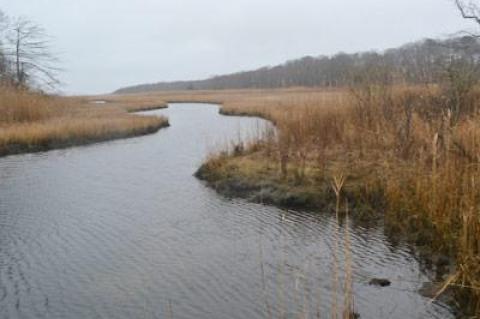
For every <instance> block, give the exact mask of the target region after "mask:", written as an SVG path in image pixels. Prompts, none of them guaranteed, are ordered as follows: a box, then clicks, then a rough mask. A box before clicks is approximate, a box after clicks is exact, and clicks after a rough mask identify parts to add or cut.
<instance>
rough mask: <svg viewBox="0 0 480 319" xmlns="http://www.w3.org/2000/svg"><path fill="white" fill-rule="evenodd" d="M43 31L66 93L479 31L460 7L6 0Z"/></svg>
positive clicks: (390, 0)
mask: <svg viewBox="0 0 480 319" xmlns="http://www.w3.org/2000/svg"><path fill="white" fill-rule="evenodd" d="M0 10H3V11H4V12H5V13H6V14H8V15H10V16H17V17H18V16H25V17H28V18H29V19H31V20H33V21H34V22H36V23H38V24H40V25H42V26H43V27H44V28H45V29H46V30H47V32H48V34H49V35H50V36H52V39H53V42H52V43H53V48H52V51H54V52H55V53H56V54H57V55H58V56H59V58H60V60H61V67H62V68H63V69H64V71H63V73H62V74H61V76H60V77H61V80H62V82H63V83H64V84H63V85H62V87H61V88H60V89H61V90H62V91H63V92H64V93H66V94H97V93H98V94H100V93H109V92H112V91H114V90H116V89H118V88H120V87H124V86H128V85H134V84H142V83H154V82H159V81H173V80H192V79H202V78H207V77H210V76H213V75H219V74H225V73H231V72H237V71H244V70H250V69H256V68H259V67H262V66H268V65H276V64H280V63H283V62H285V61H287V60H291V59H295V58H300V57H303V56H306V55H311V56H318V55H330V54H335V53H337V52H347V53H348V52H357V51H367V50H383V49H387V48H392V47H396V46H399V45H402V44H404V43H407V42H411V41H415V40H420V39H423V38H427V37H433V38H435V37H445V36H448V35H451V34H454V33H455V32H457V31H459V30H463V29H469V30H471V29H472V28H474V27H475V25H473V24H472V23H471V22H468V21H466V20H463V19H462V18H461V16H460V14H459V12H458V11H457V9H456V8H455V6H454V4H453V0H363V1H361V0H294V1H293V0H289V1H284V0H230V1H228V0H201V1H200V0H168V1H167V0H81V1H79V0H0Z"/></svg>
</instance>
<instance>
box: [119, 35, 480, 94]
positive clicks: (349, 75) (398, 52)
mask: <svg viewBox="0 0 480 319" xmlns="http://www.w3.org/2000/svg"><path fill="white" fill-rule="evenodd" d="M454 65H455V66H462V67H463V68H465V69H466V70H468V71H469V72H471V71H473V70H474V71H475V72H476V71H477V69H478V67H479V65H480V41H479V40H478V38H476V37H472V36H461V37H453V38H449V39H444V40H436V39H426V40H422V41H418V42H414V43H409V44H406V45H403V46H401V47H399V48H395V49H389V50H386V51H384V52H373V51H372V52H362V53H354V54H346V53H338V54H335V55H333V56H317V57H311V56H307V57H303V58H301V59H297V60H292V61H288V62H286V63H284V64H282V65H277V66H274V67H263V68H260V69H257V70H254V71H246V72H238V73H233V74H228V75H222V76H214V77H212V78H209V79H206V80H199V81H180V82H160V83H155V84H144V85H137V86H132V87H126V88H123V89H120V90H118V91H117V92H116V93H132V92H141V91H158V90H192V89H199V90H214V89H255V88H256V89H265V88H287V87H295V86H301V87H326V88H334V87H343V86H348V85H351V84H352V82H355V81H358V80H359V79H360V77H363V76H365V74H369V76H375V77H377V80H381V81H382V82H385V81H387V82H388V83H405V84H431V83H437V82H439V81H441V80H442V79H443V78H444V77H445V76H448V70H449V68H451V67H452V66H454ZM370 80H373V79H370Z"/></svg>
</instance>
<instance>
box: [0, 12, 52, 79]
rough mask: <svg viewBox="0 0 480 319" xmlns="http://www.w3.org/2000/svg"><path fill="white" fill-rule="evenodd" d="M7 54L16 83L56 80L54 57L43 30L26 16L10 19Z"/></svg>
mask: <svg viewBox="0 0 480 319" xmlns="http://www.w3.org/2000/svg"><path fill="white" fill-rule="evenodd" d="M7 43H8V48H7V50H6V53H7V55H8V56H9V57H10V59H12V62H13V65H14V67H13V68H14V74H15V76H14V77H15V83H16V84H17V85H18V86H26V85H28V84H29V85H38V86H48V87H54V86H56V85H57V84H58V83H59V81H58V79H57V74H58V71H59V68H58V67H57V63H58V59H57V58H56V57H55V56H54V55H53V54H52V51H51V49H50V41H49V37H48V36H47V34H46V33H45V30H44V29H43V28H42V27H41V26H39V25H37V24H35V23H33V22H32V21H30V20H28V19H26V18H18V19H16V20H14V21H13V22H12V23H11V25H10V27H9V33H8V36H7Z"/></svg>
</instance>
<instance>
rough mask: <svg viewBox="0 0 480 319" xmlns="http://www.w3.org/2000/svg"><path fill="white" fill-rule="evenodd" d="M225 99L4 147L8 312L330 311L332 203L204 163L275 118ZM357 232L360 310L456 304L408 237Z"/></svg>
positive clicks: (436, 309)
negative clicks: (429, 291)
mask: <svg viewBox="0 0 480 319" xmlns="http://www.w3.org/2000/svg"><path fill="white" fill-rule="evenodd" d="M217 112H218V109H217V107H216V106H214V105H198V104H177V105H171V106H170V108H169V109H166V110H159V111H154V112H149V114H165V115H167V116H168V117H169V118H170V124H171V127H170V128H167V129H163V130H161V131H160V132H158V133H157V134H154V135H149V136H144V137H139V138H133V139H127V140H121V141H115V142H109V143H102V144H97V145H93V146H88V147H77V148H72V149H68V150H60V151H51V152H46V153H38V154H28V155H20V156H10V157H5V158H1V159H0V318H2V319H4V318H128V319H131V318H195V319H197V318H200V319H202V318H205V319H224V318H239V319H246V318H253V319H254V318H279V317H280V316H283V314H285V317H288V318H293V317H295V316H298V315H299V314H301V313H304V315H305V316H304V317H306V316H309V317H312V318H313V315H314V312H316V311H318V309H320V311H321V313H322V318H327V317H329V316H330V308H331V305H332V298H331V290H332V284H333V274H334V270H333V257H332V255H333V254H332V249H333V248H334V246H335V244H334V237H335V236H334V233H335V229H336V223H335V219H334V218H333V216H331V215H326V214H309V213H302V212H294V211H284V210H280V209H277V208H274V207H268V206H262V205H257V204H251V203H248V202H245V201H243V200H229V199H225V198H222V197H221V196H219V195H217V194H216V193H215V192H214V191H213V190H211V189H209V188H207V187H205V186H204V185H203V184H202V182H200V181H198V180H196V179H195V178H194V177H193V176H192V174H193V173H194V172H195V170H196V169H197V168H198V167H199V165H200V164H201V162H202V160H203V159H204V158H205V156H206V154H207V152H208V151H210V150H212V148H214V147H217V146H218V145H222V144H224V143H226V142H227V141H228V140H231V139H238V137H239V135H242V134H245V133H248V134H249V135H250V134H255V133H256V132H258V130H259V127H261V126H263V125H264V124H265V123H263V122H262V121H261V120H257V119H253V118H238V117H223V116H220V115H218V114H217ZM340 229H341V232H344V231H345V229H344V227H343V226H340ZM350 236H351V246H352V250H353V268H354V291H355V304H356V308H357V311H358V312H359V313H360V315H361V318H399V319H400V318H401V319H404V318H449V317H451V315H450V314H449V312H448V309H447V308H446V307H444V306H442V305H440V304H436V303H430V300H429V299H426V298H424V297H421V296H420V295H419V294H418V293H417V292H416V291H417V290H418V289H419V288H420V287H421V285H422V282H423V281H427V280H428V279H427V278H426V276H425V275H423V274H422V273H421V272H420V271H419V266H418V263H417V261H416V260H415V259H414V258H413V257H412V255H411V254H410V253H409V250H408V249H407V247H403V246H396V247H393V246H391V245H390V244H389V243H388V241H387V240H386V238H385V236H384V235H383V231H382V229H378V228H377V229H364V228H361V227H350ZM341 249H342V245H340V250H341ZM340 259H343V255H342V254H341V255H340ZM262 269H263V272H262ZM339 273H340V275H341V277H343V272H342V271H341V270H340V271H339ZM372 277H386V278H390V279H391V280H392V282H393V284H392V286H391V287H387V288H377V287H372V286H369V285H368V281H369V280H370V279H371V278H372ZM269 312H272V315H269Z"/></svg>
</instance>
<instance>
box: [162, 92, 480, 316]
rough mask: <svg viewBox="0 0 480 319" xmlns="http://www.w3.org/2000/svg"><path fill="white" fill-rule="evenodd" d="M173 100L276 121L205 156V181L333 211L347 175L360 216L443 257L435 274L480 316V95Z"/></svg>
mask: <svg viewBox="0 0 480 319" xmlns="http://www.w3.org/2000/svg"><path fill="white" fill-rule="evenodd" d="M182 94H184V95H183V96H182ZM164 96H165V98H166V99H167V100H171V101H172V100H175V99H176V98H177V99H182V100H192V101H211V102H222V103H223V107H222V109H221V112H222V113H224V114H229V115H252V116H261V117H263V118H267V119H271V120H272V121H273V122H274V123H275V124H276V126H277V130H278V131H277V133H276V134H273V135H270V136H269V137H266V138H263V139H260V140H259V141H257V142H256V143H253V144H250V145H241V146H239V147H236V148H234V149H232V150H231V151H225V152H223V153H221V154H213V155H212V156H211V157H210V158H209V159H208V160H207V161H206V163H205V164H204V165H203V166H202V168H201V169H200V170H199V172H198V175H199V176H200V177H201V178H204V179H206V180H208V181H209V183H210V184H211V185H212V186H214V187H216V188H217V189H218V190H219V191H221V192H223V193H225V194H227V195H234V196H239V195H240V196H244V197H248V198H250V199H252V200H255V201H260V202H267V203H274V204H278V205H286V206H300V207H317V208H329V207H332V206H333V205H334V204H335V194H334V192H333V190H332V187H331V183H332V179H333V177H334V176H340V175H343V176H345V177H346V183H345V186H344V190H343V198H344V200H345V198H346V199H348V202H349V205H350V206H351V207H354V208H355V209H354V211H353V212H352V215H357V217H359V218H361V219H365V220H368V219H369V218H372V217H374V218H375V219H378V218H381V219H382V220H384V222H385V225H386V229H387V231H389V233H391V234H395V235H396V236H397V237H403V238H404V239H407V240H409V241H411V242H413V243H415V244H416V246H417V248H418V250H419V251H428V254H429V255H431V256H433V255H435V256H444V257H445V258H437V259H434V261H436V262H434V264H433V267H434V268H435V267H438V268H440V267H444V268H446V269H447V270H449V273H448V276H447V277H444V281H445V284H448V286H450V287H452V288H454V289H455V290H456V293H457V300H458V301H459V302H461V305H462V308H463V310H464V311H465V312H466V313H469V314H475V315H476V314H478V313H480V302H479V301H480V266H479V265H480V244H479V243H480V213H479V209H478V207H479V204H480V188H479V187H478V186H477V184H478V181H479V180H480V167H479V161H480V125H479V123H480V113H479V107H480V92H479V91H478V89H475V88H472V89H471V90H465V91H461V90H460V89H459V88H458V87H455V86H453V85H450V86H445V87H442V86H428V87H427V86H422V87H398V86H396V87H392V86H384V85H379V84H377V85H364V86H358V87H354V88H351V89H344V90H328V91H322V90H304V89H291V90H285V91H279V90H271V91H252V92H249V93H248V94H245V92H235V91H225V92H220V93H216V94H215V93H212V92H198V93H195V92H193V93H175V94H173V93H168V94H164ZM445 260H453V261H454V262H453V264H452V265H445V263H446V262H445ZM447 263H448V262H447ZM440 292H441V291H440Z"/></svg>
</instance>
